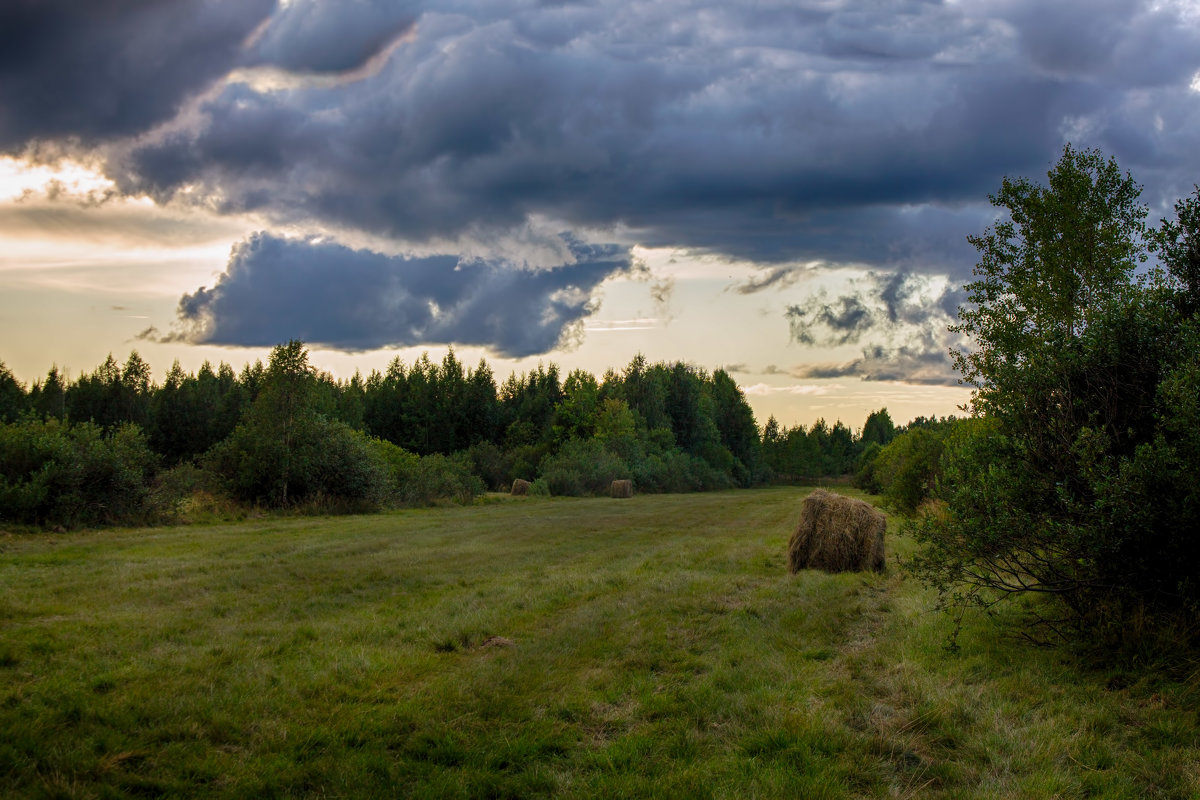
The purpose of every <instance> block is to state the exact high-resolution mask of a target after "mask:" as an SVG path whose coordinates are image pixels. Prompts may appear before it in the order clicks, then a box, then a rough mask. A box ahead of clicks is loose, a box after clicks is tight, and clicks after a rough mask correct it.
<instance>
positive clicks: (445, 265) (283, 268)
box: [143, 233, 629, 357]
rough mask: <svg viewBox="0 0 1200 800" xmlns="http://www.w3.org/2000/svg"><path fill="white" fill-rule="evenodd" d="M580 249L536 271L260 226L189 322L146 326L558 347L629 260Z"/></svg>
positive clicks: (256, 342) (183, 315)
mask: <svg viewBox="0 0 1200 800" xmlns="http://www.w3.org/2000/svg"><path fill="white" fill-rule="evenodd" d="M568 245H569V247H570V250H571V252H572V253H573V254H574V256H575V261H574V262H573V263H570V264H565V265H563V266H561V267H559V268H557V269H552V270H541V271H530V270H523V269H515V268H513V267H512V266H511V265H506V264H498V263H494V262H486V261H480V260H464V259H461V258H459V257H457V256H449V255H436V256H427V257H423V258H401V257H395V256H386V255H381V254H379V253H374V252H371V251H367V250H353V249H350V248H348V247H345V246H343V245H340V244H335V243H332V242H316V241H303V240H296V239H284V238H279V237H276V236H272V235H270V234H267V233H260V234H256V235H255V236H252V237H251V238H249V239H248V240H246V241H244V242H242V243H241V244H239V245H237V246H236V247H235V248H234V250H233V253H232V255H231V257H230V259H229V265H228V267H227V268H226V271H225V272H224V274H222V275H221V277H220V280H219V281H218V282H217V284H216V285H215V286H213V287H212V288H208V287H201V288H200V289H198V290H196V291H195V292H193V293H191V294H187V295H184V296H183V298H181V299H180V301H179V317H180V321H181V327H180V329H179V330H177V331H176V332H174V333H172V334H168V335H165V336H164V335H162V334H160V333H159V332H158V331H155V330H150V331H146V332H144V333H143V337H144V338H151V339H168V340H183V341H190V342H195V343H205V344H219V345H241V346H266V345H272V344H276V343H278V342H281V341H286V340H288V339H293V338H295V339H301V340H304V341H306V342H309V343H311V344H314V345H320V346H324V347H330V348H334V349H341V350H351V351H357V350H369V349H374V348H378V347H386V346H403V345H414V344H424V343H461V344H473V345H481V346H485V347H489V348H491V349H492V350H494V351H495V352H496V353H497V354H499V355H504V356H512V357H520V356H527V355H533V354H537V353H544V352H546V351H548V350H550V349H552V348H554V347H555V346H556V345H557V344H558V343H559V342H560V341H561V340H562V339H563V338H564V336H566V335H567V334H569V333H570V332H571V329H572V326H573V325H575V324H576V323H577V322H578V321H580V320H581V319H583V318H584V317H585V316H587V315H588V314H590V313H591V312H592V310H593V309H594V308H595V304H596V300H595V291H596V288H597V287H598V286H599V284H600V283H601V282H602V281H603V280H604V279H605V278H607V277H608V276H610V275H612V274H614V273H618V272H623V271H625V270H627V269H628V268H629V256H628V253H627V252H626V251H625V250H624V249H623V248H618V247H613V246H595V245H584V244H581V243H579V242H576V241H573V240H569V241H568Z"/></svg>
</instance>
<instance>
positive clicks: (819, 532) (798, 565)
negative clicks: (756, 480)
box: [788, 489, 887, 573]
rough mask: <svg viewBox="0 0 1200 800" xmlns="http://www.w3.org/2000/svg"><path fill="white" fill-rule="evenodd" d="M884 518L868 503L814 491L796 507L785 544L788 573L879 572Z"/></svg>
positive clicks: (885, 526) (883, 563) (881, 570)
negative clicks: (796, 514)
mask: <svg viewBox="0 0 1200 800" xmlns="http://www.w3.org/2000/svg"><path fill="white" fill-rule="evenodd" d="M886 529H887V517H885V516H884V515H883V513H882V512H880V511H878V510H877V509H876V508H875V507H874V506H872V505H871V504H870V503H864V502H863V501H862V500H855V499H854V498H851V497H843V496H842V495H840V494H833V493H831V492H827V491H825V490H824V489H817V490H816V491H814V492H813V493H812V494H810V495H809V496H808V497H806V498H804V503H803V505H801V507H800V524H799V525H797V526H796V530H795V532H794V533H792V538H791V539H790V540H789V541H788V571H789V572H792V573H795V572H798V571H799V570H802V569H820V570H824V571H825V572H861V571H863V570H874V571H876V572H883V570H884V566H885V562H884V551H883V533H884V531H885V530H886Z"/></svg>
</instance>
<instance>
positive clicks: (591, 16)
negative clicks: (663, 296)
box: [110, 0, 1200, 288]
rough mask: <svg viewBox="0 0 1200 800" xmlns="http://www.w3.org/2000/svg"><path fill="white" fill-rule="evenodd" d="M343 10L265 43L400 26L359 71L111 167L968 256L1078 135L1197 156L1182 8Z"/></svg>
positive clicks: (466, 210) (233, 98)
mask: <svg viewBox="0 0 1200 800" xmlns="http://www.w3.org/2000/svg"><path fill="white" fill-rule="evenodd" d="M330 8H331V6H328V5H324V4H321V3H317V2H315V0H309V1H308V2H304V3H293V4H291V5H289V6H288V7H286V8H284V9H282V10H281V11H280V12H279V13H278V14H277V16H276V18H275V19H274V20H273V21H272V23H271V25H270V26H269V27H268V28H267V32H266V33H264V35H263V37H262V39H261V40H260V41H259V42H258V43H257V45H256V47H257V48H258V50H257V51H256V52H257V56H256V57H261V58H266V57H268V56H270V57H271V58H274V59H275V60H276V61H277V62H278V63H279V64H281V65H283V66H286V67H288V68H291V69H295V70H300V71H312V70H320V69H340V68H346V67H349V66H351V65H354V64H358V63H360V62H361V61H362V60H363V58H365V57H367V56H369V54H371V53H372V52H374V51H375V50H376V49H377V48H379V47H381V46H382V44H383V43H384V42H385V41H387V40H388V39H389V37H392V38H394V37H395V36H396V35H398V33H399V32H408V34H409V35H408V36H407V38H406V39H405V41H404V43H403V44H401V45H399V46H397V47H396V48H395V49H394V50H392V51H391V52H390V55H389V57H388V59H387V61H386V63H385V64H383V65H382V66H381V68H380V69H379V70H378V71H377V72H374V73H372V74H371V75H369V76H366V77H363V78H361V79H359V80H355V81H351V82H348V83H345V84H337V85H334V86H329V85H325V84H317V85H313V86H310V87H304V86H300V87H298V88H295V87H294V88H289V89H287V90H267V89H261V88H252V87H251V86H249V85H245V84H233V85H229V86H227V87H226V88H225V89H224V90H223V91H221V92H220V93H218V94H217V95H215V96H214V97H212V98H211V99H209V100H208V101H206V102H205V103H204V104H203V105H202V106H201V108H200V111H201V114H200V117H199V119H201V120H202V122H201V124H199V125H196V126H190V127H189V126H184V127H178V128H175V129H172V130H171V131H170V132H163V133H162V134H160V135H157V136H152V137H150V138H149V139H147V140H143V141H141V142H139V143H138V144H137V145H136V146H134V147H132V148H130V149H127V150H126V151H125V152H124V153H123V154H116V155H114V156H113V157H112V160H111V162H110V169H111V171H112V173H113V174H114V176H116V177H118V178H119V179H120V182H121V185H122V186H123V187H124V188H125V189H126V190H127V191H148V192H151V193H152V194H153V195H154V196H156V197H159V198H161V199H166V198H169V197H174V196H177V194H178V192H179V190H180V189H181V188H184V187H187V189H188V192H189V194H188V196H189V197H193V198H197V199H198V200H199V201H200V202H204V203H207V204H217V205H219V206H220V207H221V208H223V209H224V210H226V211H229V212H238V211H257V212H260V213H264V214H266V215H267V216H268V218H270V219H274V220H276V221H277V222H286V223H292V224H301V225H303V224H308V223H313V222H318V223H320V224H322V225H332V226H342V227H347V228H353V229H357V230H361V231H367V232H370V233H374V234H381V235H385V236H391V237H395V238H397V239H401V240H405V241H412V242H425V241H433V240H444V239H453V238H454V237H458V236H461V235H464V234H465V233H471V234H474V235H484V236H486V235H489V233H488V232H491V235H494V234H495V233H496V232H498V231H503V230H506V229H509V228H511V227H513V226H519V225H522V224H524V223H526V222H527V221H528V220H529V219H530V218H531V217H534V216H542V217H550V218H553V219H555V220H558V221H560V222H561V223H563V225H565V226H571V227H575V228H577V229H593V230H594V229H605V228H608V227H610V226H615V225H620V226H622V227H623V229H624V230H627V231H629V234H628V235H629V236H630V237H632V238H633V239H635V240H636V241H638V242H640V243H642V244H646V245H663V246H668V245H682V246H687V247H691V248H695V249H703V250H710V251H714V252H720V253H724V254H728V255H734V256H738V257H744V258H751V259H756V260H759V261H763V262H779V261H787V260H793V261H799V260H811V259H825V260H828V261H833V262H841V263H844V262H858V263H864V264H869V265H875V266H877V267H886V268H889V269H899V270H905V271H912V270H921V271H940V272H943V273H949V274H952V275H954V276H956V277H962V276H963V275H965V274H966V272H967V270H968V269H969V266H970V264H971V263H972V261H973V254H972V253H971V251H970V250H969V248H968V247H967V246H966V244H965V242H964V241H963V237H964V234H965V233H967V232H973V231H978V230H980V229H981V228H982V227H983V225H984V224H986V222H987V221H988V219H989V216H990V209H988V208H987V207H986V205H985V203H984V202H983V200H984V197H985V196H986V194H987V192H989V191H992V190H994V189H995V187H996V186H997V185H998V183H999V179H1000V177H1001V176H1002V175H1003V174H1006V173H1007V174H1033V175H1036V174H1039V173H1041V172H1042V171H1044V169H1045V168H1046V167H1047V166H1048V165H1049V163H1050V162H1051V161H1052V160H1053V159H1054V158H1055V156H1056V153H1057V151H1058V149H1059V147H1060V146H1061V144H1062V142H1063V141H1064V139H1065V138H1074V139H1076V140H1077V143H1079V144H1092V143H1095V144H1099V145H1101V146H1105V147H1106V148H1107V149H1109V150H1110V151H1111V152H1115V153H1116V154H1117V155H1118V157H1119V158H1121V159H1122V163H1123V164H1125V165H1126V166H1128V167H1130V168H1132V169H1134V170H1135V173H1137V174H1138V175H1139V178H1140V179H1142V180H1144V181H1146V182H1147V183H1148V184H1154V185H1155V187H1157V186H1159V184H1162V183H1164V182H1169V181H1171V180H1175V178H1172V177H1171V176H1172V175H1173V174H1175V173H1178V172H1179V171H1180V170H1181V169H1183V170H1187V169H1189V168H1190V169H1192V174H1195V172H1198V171H1200V156H1197V155H1196V152H1197V151H1200V147H1197V138H1196V137H1197V134H1196V131H1197V130H1200V125H1197V124H1195V123H1197V122H1200V97H1198V95H1197V94H1196V93H1195V92H1193V91H1192V90H1190V89H1189V82H1190V80H1191V75H1192V74H1193V73H1194V72H1195V71H1196V70H1197V69H1200V31H1198V27H1197V25H1196V24H1195V23H1186V22H1185V21H1183V20H1182V19H1181V18H1179V17H1178V16H1177V14H1176V12H1174V11H1172V10H1171V8H1170V7H1169V6H1161V7H1159V8H1157V9H1154V8H1152V7H1151V6H1149V5H1148V4H1146V3H1144V2H1132V1H1129V2H1105V3H1103V4H1101V5H1096V4H1094V3H1091V2H1087V3H1085V2H1082V0H1077V1H1076V2H1061V3H1056V4H1055V5H1054V11H1053V13H1052V14H1049V15H1048V16H1047V17H1046V18H1045V19H1043V16H1042V12H1043V10H1044V4H1043V3H1036V4H1035V3H1032V2H1012V1H1011V0H1005V1H1004V2H1001V1H1000V0H996V1H995V2H980V3H973V4H952V5H951V4H943V3H933V2H915V1H914V2H897V3H890V4H887V5H886V7H884V6H880V5H879V4H877V3H868V2H865V1H863V2H846V3H841V4H838V5H836V6H834V5H828V4H810V5H807V6H801V7H798V8H797V7H792V6H791V4H755V5H754V6H752V7H751V6H742V5H739V4H715V3H711V2H700V1H699V0H674V2H662V3H649V4H633V5H630V4H626V3H620V4H617V3H615V0H614V2H597V3H591V4H586V5H584V4H523V3H516V2H503V1H502V0H489V2H487V3H483V2H469V1H468V0H461V1H460V2H453V3H445V4H438V5H437V6H436V8H435V7H433V6H432V5H430V6H428V7H425V8H422V7H420V6H418V5H417V4H409V5H400V6H396V5H394V4H385V3H379V2H366V1H365V0H363V2H359V3H356V4H353V5H352V9H351V11H350V12H349V13H347V14H346V15H344V16H345V19H344V20H342V19H341V16H342V15H341V12H340V11H338V12H334V13H332V14H331V12H330V11H329V10H328V9H330ZM1035 11H1036V12H1037V13H1036V14H1035ZM410 20H415V22H413V23H412V27H409V23H410ZM335 21H337V22H336V24H335ZM345 31H350V34H349V35H347V36H345V37H343V33H344V32H345ZM375 32H378V35H377V36H369V35H367V34H374V33H375ZM1096 54H1102V55H1096ZM1145 64H1151V65H1157V66H1155V67H1154V68H1146V67H1145ZM1155 115H1158V116H1160V117H1162V119H1163V120H1164V122H1163V124H1161V125H1158V124H1156V123H1155V121H1154V120H1155ZM1168 123H1169V124H1168ZM1189 148H1190V149H1189ZM1168 154H1169V156H1170V159H1171V160H1170V162H1169V163H1170V168H1169V169H1168V161H1167V160H1166V158H1165V156H1166V155H1168ZM1155 191H1159V190H1158V189H1155ZM768 277H774V276H768ZM782 278H783V274H782V273H780V274H779V275H778V276H777V278H776V279H778V280H781V279H782ZM751 288H752V287H751Z"/></svg>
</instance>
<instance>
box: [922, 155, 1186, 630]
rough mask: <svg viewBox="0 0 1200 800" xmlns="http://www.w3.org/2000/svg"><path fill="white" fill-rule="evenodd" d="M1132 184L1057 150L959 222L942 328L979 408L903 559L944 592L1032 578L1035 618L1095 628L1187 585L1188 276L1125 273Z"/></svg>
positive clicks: (1139, 215)
mask: <svg viewBox="0 0 1200 800" xmlns="http://www.w3.org/2000/svg"><path fill="white" fill-rule="evenodd" d="M1138 196H1139V187H1138V185H1137V184H1136V183H1135V182H1134V180H1133V178H1132V177H1131V176H1129V175H1128V174H1127V173H1122V172H1121V170H1120V169H1119V167H1118V166H1117V164H1116V162H1115V161H1114V160H1112V159H1106V158H1104V157H1103V155H1102V154H1101V153H1099V152H1098V151H1095V150H1082V151H1080V150H1075V149H1073V148H1071V147H1067V148H1066V149H1065V150H1064V151H1063V154H1062V157H1061V158H1060V160H1059V161H1058V163H1057V164H1056V165H1055V166H1054V168H1053V169H1051V171H1050V172H1049V174H1048V181H1047V182H1046V184H1044V185H1043V184H1037V183H1034V182H1032V181H1029V180H1026V179H1016V180H1009V179H1005V181H1004V182H1003V184H1002V186H1001V190H1000V192H999V193H998V194H997V195H995V196H993V197H992V202H993V204H994V205H996V206H997V207H998V208H1000V209H1001V210H1002V211H1003V212H1004V217H1003V218H1002V219H1001V220H1000V221H999V222H997V223H996V224H995V225H994V226H993V227H991V228H989V229H988V230H986V231H985V232H984V233H983V234H982V235H980V236H976V237H971V242H972V243H973V244H974V245H975V247H976V248H977V250H978V251H979V254H980V260H979V263H978V265H977V266H976V268H975V280H974V281H973V282H972V283H970V284H968V287H967V288H968V290H969V292H970V303H971V304H970V305H968V306H967V307H964V308H962V309H960V312H959V319H960V323H959V325H958V326H957V328H956V329H957V330H958V331H960V332H962V333H964V334H966V335H968V336H969V337H970V338H971V339H972V340H973V342H974V344H975V348H974V349H973V350H970V351H966V352H961V353H958V354H957V355H956V358H955V360H956V364H957V366H958V368H959V370H960V371H961V373H962V375H963V377H964V379H965V380H966V382H968V383H969V384H971V385H973V386H974V387H975V392H974V395H973V399H972V412H973V415H974V416H975V417H977V418H979V420H980V423H979V424H976V425H967V426H958V427H956V428H955V431H954V432H953V433H952V434H951V435H950V436H949V437H948V439H947V441H946V444H945V447H946V463H945V464H944V465H943V485H944V487H945V488H944V495H945V499H946V500H947V502H948V507H947V513H945V514H939V515H930V516H928V517H925V518H924V521H923V522H922V524H921V526H920V528H919V534H920V535H921V537H922V538H923V539H924V540H925V541H926V543H927V544H928V549H927V550H926V553H925V555H924V556H923V557H922V558H921V559H919V560H918V561H917V562H916V565H917V567H918V569H919V570H920V571H921V573H922V574H923V575H924V576H925V578H926V579H927V580H929V581H930V582H931V583H933V584H934V585H936V586H938V587H939V588H940V589H942V590H943V591H945V592H947V593H948V594H949V595H950V596H951V597H953V598H954V599H955V600H956V601H958V602H964V603H966V602H991V601H992V600H994V599H996V598H997V597H1003V596H1007V595H1009V594H1011V593H1025V592H1034V593H1039V594H1042V595H1047V596H1052V597H1054V598H1056V599H1057V601H1058V602H1057V603H1056V604H1055V605H1054V607H1053V608H1054V611H1053V612H1052V613H1050V614H1048V615H1047V616H1046V617H1045V621H1046V622H1047V623H1048V624H1052V625H1053V624H1056V623H1057V622H1063V623H1070V624H1072V625H1085V626H1088V627H1091V626H1093V625H1095V624H1096V623H1097V622H1098V621H1103V620H1108V619H1113V618H1119V617H1120V616H1121V615H1122V614H1124V613H1127V612H1128V611H1129V610H1130V609H1133V608H1147V607H1149V608H1151V609H1154V608H1172V607H1173V608H1180V607H1185V606H1187V604H1189V603H1194V602H1195V601H1196V600H1197V599H1200V586H1198V585H1197V584H1196V582H1195V577H1194V566H1193V565H1194V564H1195V563H1196V562H1197V560H1198V559H1200V541H1197V539H1196V537H1195V536H1194V535H1193V534H1191V533H1190V532H1191V531H1195V530H1198V529H1200V494H1198V492H1200V489H1198V488H1197V486H1198V485H1200V469H1198V467H1200V465H1198V464H1197V462H1196V460H1195V458H1194V457H1193V456H1192V455H1189V448H1190V447H1191V446H1192V445H1191V444H1190V443H1191V442H1195V441H1196V435H1195V434H1194V433H1189V432H1188V431H1194V430H1196V429H1197V428H1200V409H1198V408H1197V401H1196V400H1195V398H1196V397H1197V396H1198V395H1200V368H1197V359H1196V357H1195V353H1197V352H1200V322H1198V321H1197V319H1196V318H1195V317H1191V316H1186V315H1184V314H1181V313H1180V311H1179V309H1180V308H1181V306H1180V304H1179V303H1177V302H1174V301H1175V300H1177V299H1178V298H1179V295H1180V293H1181V292H1183V293H1184V294H1186V291H1187V290H1186V288H1181V287H1179V286H1173V285H1171V284H1170V283H1169V282H1167V281H1165V280H1163V277H1162V275H1161V273H1160V274H1155V273H1151V274H1150V276H1149V277H1148V279H1145V278H1143V277H1140V276H1139V275H1138V270H1139V265H1140V264H1141V263H1142V262H1143V261H1144V260H1145V258H1146V252H1145V239H1144V233H1145V227H1144V225H1145V223H1144V220H1145V217H1146V209H1145V207H1144V206H1143V205H1141V203H1140V202H1139V200H1138ZM1179 224H1180V225H1186V224H1187V223H1186V220H1181V221H1180V222H1179ZM1162 235H1163V237H1164V238H1165V239H1168V240H1173V241H1175V242H1180V241H1186V237H1183V236H1182V235H1180V236H1175V237H1174V238H1173V239H1172V236H1171V229H1169V228H1168V229H1167V232H1166V233H1164V234H1162ZM1180 283H1182V284H1183V287H1186V283H1187V282H1186V280H1184V281H1181V282H1180ZM1185 305H1186V304H1185ZM1183 531H1187V532H1188V533H1186V534H1185V533H1183ZM1059 629H1060V630H1063V628H1061V627H1060V628H1059Z"/></svg>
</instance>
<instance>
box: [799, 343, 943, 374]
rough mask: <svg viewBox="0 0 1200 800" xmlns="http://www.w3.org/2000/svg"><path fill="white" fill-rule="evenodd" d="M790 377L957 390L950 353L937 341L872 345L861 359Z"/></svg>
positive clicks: (806, 369) (814, 367)
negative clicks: (941, 387) (877, 382)
mask: <svg viewBox="0 0 1200 800" xmlns="http://www.w3.org/2000/svg"><path fill="white" fill-rule="evenodd" d="M791 375H792V376H793V377H796V378H801V379H812V378H846V377H858V378H861V379H862V380H866V381H896V382H900V383H912V384H919V385H925V386H957V385H959V384H960V383H961V381H960V380H959V379H958V373H956V372H955V371H954V369H953V366H952V364H951V361H950V357H949V350H948V348H946V347H945V346H943V345H942V343H941V342H938V341H937V340H936V339H933V338H930V339H928V340H924V341H920V342H917V343H915V344H906V345H900V346H896V347H887V346H883V345H872V346H870V347H867V348H864V349H863V353H862V355H861V356H860V357H858V358H855V359H852V360H850V361H846V362H842V363H832V364H816V365H804V366H799V367H796V368H795V369H793V370H792V371H791Z"/></svg>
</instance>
